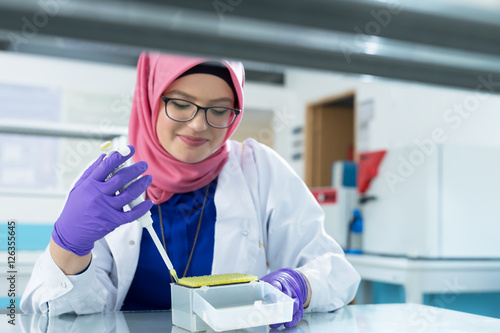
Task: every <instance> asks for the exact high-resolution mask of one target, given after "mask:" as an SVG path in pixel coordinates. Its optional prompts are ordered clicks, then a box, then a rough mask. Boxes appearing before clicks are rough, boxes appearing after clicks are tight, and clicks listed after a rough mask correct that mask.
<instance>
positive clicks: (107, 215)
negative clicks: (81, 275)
mask: <svg viewBox="0 0 500 333" xmlns="http://www.w3.org/2000/svg"><path fill="white" fill-rule="evenodd" d="M129 147H130V149H131V153H130V154H129V155H127V156H122V155H121V154H120V153H118V152H115V153H113V154H111V155H110V156H109V157H108V158H106V159H104V156H105V155H104V154H103V155H101V156H100V157H99V158H98V159H97V160H96V161H95V162H94V163H93V164H92V165H91V166H90V167H89V168H88V169H87V170H85V172H84V173H83V175H82V176H81V177H80V179H79V180H78V181H77V182H76V184H75V186H74V187H73V189H72V190H71V192H70V193H69V196H68V199H67V200H66V204H65V205H64V208H63V211H62V213H61V215H60V216H59V218H58V219H57V221H56V223H55V224H54V229H53V230H52V239H53V240H54V242H55V243H56V244H57V245H59V246H60V247H62V248H64V249H66V250H68V251H71V252H73V253H75V254H76V255H78V256H83V255H86V254H88V253H89V252H90V251H91V250H92V249H93V248H94V242H95V241H97V240H99V239H101V238H103V237H104V236H106V235H107V234H108V233H110V232H111V231H113V230H115V229H116V228H117V227H119V226H120V225H122V224H125V223H128V222H132V221H134V220H137V219H138V218H139V217H141V216H143V215H144V214H146V212H147V211H148V210H150V209H151V207H152V206H153V202H152V201H151V200H146V201H144V202H142V203H140V204H139V205H137V206H135V207H134V208H133V209H132V210H130V211H128V212H124V211H123V207H124V206H125V205H127V204H128V203H130V202H131V201H132V200H134V199H135V198H137V197H139V196H140V195H141V194H142V193H143V192H144V191H145V190H146V189H147V188H148V186H149V185H150V184H151V181H152V177H151V176H150V175H146V176H144V177H141V178H140V179H138V180H136V181H135V182H133V183H132V184H131V185H130V186H129V187H127V189H126V190H124V191H122V192H121V193H120V194H119V195H115V193H116V191H118V190H119V189H121V188H122V187H123V186H124V185H126V184H127V183H129V182H130V181H132V180H134V179H135V178H137V177H139V176H140V175H141V174H142V173H143V172H144V171H146V170H147V168H148V165H147V163H146V162H142V161H141V162H137V163H135V164H133V165H131V166H129V167H124V168H122V169H120V170H119V171H118V172H117V173H116V174H115V175H113V176H112V177H111V178H109V179H108V180H107V181H105V179H106V177H108V175H109V174H110V173H111V172H112V171H113V170H114V169H116V168H117V167H118V166H120V165H121V164H122V163H124V162H125V161H126V160H128V159H129V158H130V157H131V156H132V155H133V154H134V153H135V149H134V147H133V146H129Z"/></svg>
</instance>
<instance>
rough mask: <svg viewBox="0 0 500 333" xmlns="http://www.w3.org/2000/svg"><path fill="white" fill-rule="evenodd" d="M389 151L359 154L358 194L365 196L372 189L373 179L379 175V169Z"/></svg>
mask: <svg viewBox="0 0 500 333" xmlns="http://www.w3.org/2000/svg"><path fill="white" fill-rule="evenodd" d="M386 153H387V150H379V151H372V152H367V153H360V154H359V166H358V192H359V193H361V194H364V193H365V192H366V191H367V190H368V188H369V187H370V183H371V181H372V179H373V178H375V177H376V176H377V175H378V167H379V166H380V162H382V159H383V158H384V156H385V154H386Z"/></svg>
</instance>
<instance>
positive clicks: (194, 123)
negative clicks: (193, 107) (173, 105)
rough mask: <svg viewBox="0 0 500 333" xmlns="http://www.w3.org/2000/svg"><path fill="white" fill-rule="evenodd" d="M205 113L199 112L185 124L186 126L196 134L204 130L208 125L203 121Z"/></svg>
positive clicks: (203, 111)
mask: <svg viewBox="0 0 500 333" xmlns="http://www.w3.org/2000/svg"><path fill="white" fill-rule="evenodd" d="M205 112H206V111H205V110H199V111H198V113H197V114H196V116H195V117H194V118H193V119H191V120H190V121H188V122H187V125H188V126H189V127H191V128H192V129H194V130H195V131H197V132H201V131H204V130H206V129H207V128H208V126H209V125H208V124H207V120H206V119H205Z"/></svg>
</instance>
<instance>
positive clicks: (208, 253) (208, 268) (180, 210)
mask: <svg viewBox="0 0 500 333" xmlns="http://www.w3.org/2000/svg"><path fill="white" fill-rule="evenodd" d="M216 185H217V179H215V180H214V181H213V182H212V183H211V184H209V185H208V186H209V188H208V194H207V199H206V203H205V209H204V211H203V217H202V221H201V225H200V231H199V234H198V239H197V241H196V245H195V247H194V252H193V257H192V259H191V264H190V265H189V268H188V270H187V272H186V275H185V276H200V275H209V274H211V273H212V262H213V255H214V241H215V220H216V210H215V203H214V195H215V188H216ZM206 190H207V187H206V186H205V187H203V188H201V189H199V190H196V191H194V192H188V193H179V194H174V195H173V196H172V197H171V198H170V199H169V200H168V201H167V202H164V203H162V204H161V205H154V206H153V207H152V208H151V214H152V218H153V228H154V230H155V231H156V233H157V234H158V238H159V239H160V242H162V244H163V238H162V232H161V227H160V217H159V208H160V207H161V216H162V221H163V230H164V238H165V244H166V248H167V254H168V256H169V258H170V260H171V261H172V264H173V265H174V269H175V271H176V272H177V276H178V277H179V278H181V277H183V275H184V271H185V269H186V265H187V263H188V260H189V255H190V254H191V249H192V248H193V243H194V239H195V236H196V230H197V228H198V222H199V219H200V215H201V211H202V207H203V201H204V199H205V193H206ZM171 282H172V280H171V278H170V273H169V271H168V268H167V266H166V265H165V263H164V261H163V259H162V258H161V256H160V254H159V252H158V250H157V249H156V246H155V244H154V243H153V239H152V238H151V236H150V235H149V233H148V231H147V230H146V229H143V232H142V240H141V248H140V253H139V261H138V264H137V269H136V272H135V275H134V279H133V280H132V284H131V285H130V289H129V291H128V293H127V296H126V297H125V301H124V303H123V306H122V308H121V310H123V311H132V310H164V309H170V308H171V299H170V283H171Z"/></svg>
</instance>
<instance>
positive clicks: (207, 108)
mask: <svg viewBox="0 0 500 333" xmlns="http://www.w3.org/2000/svg"><path fill="white" fill-rule="evenodd" d="M161 99H162V100H163V102H165V114H166V115H167V117H169V118H170V119H172V120H173V121H178V122H181V123H185V122H188V121H191V120H193V119H194V117H196V115H197V114H198V112H199V111H200V109H201V110H204V111H205V120H206V121H207V124H208V125H210V126H212V127H213V128H217V129H224V128H228V127H229V126H231V125H232V124H233V123H234V121H235V120H236V118H238V115H239V114H240V113H241V110H239V109H233V108H228V107H225V106H209V107H203V106H199V105H198V104H195V103H193V102H191V101H188V100H185V99H182V98H170V97H165V96H163V95H162V96H161ZM168 101H182V102H186V103H189V104H193V105H194V106H196V112H195V113H194V114H193V116H192V117H191V118H189V119H186V120H179V119H174V118H172V117H171V116H170V115H169V114H168V112H167V103H168ZM213 108H218V109H227V110H231V111H233V112H234V114H235V116H234V118H233V120H231V122H230V123H229V124H228V125H226V126H215V125H213V124H211V123H210V122H209V121H208V115H207V110H209V109H213Z"/></svg>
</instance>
